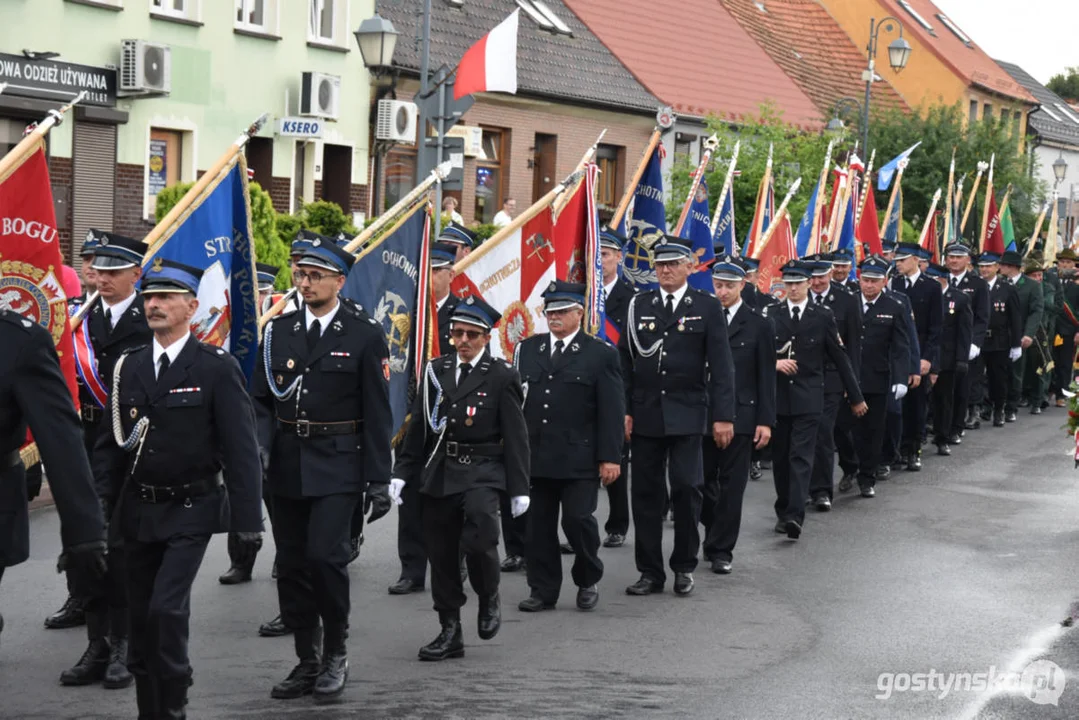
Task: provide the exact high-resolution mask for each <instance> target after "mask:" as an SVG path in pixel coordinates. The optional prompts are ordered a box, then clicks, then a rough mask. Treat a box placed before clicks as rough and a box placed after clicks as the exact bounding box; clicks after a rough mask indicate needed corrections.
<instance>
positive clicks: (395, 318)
mask: <svg viewBox="0 0 1079 720" xmlns="http://www.w3.org/2000/svg"><path fill="white" fill-rule="evenodd" d="M425 207H426V203H417V205H416V207H415V208H413V209H412V210H411V214H410V215H409V216H408V217H407V219H405V220H404V221H403V222H400V223H399V224H398V225H397V226H396V229H395V230H393V231H392V232H391V233H390V234H388V235H387V236H386V237H384V238H382V239H380V240H379V241H378V244H377V245H376V246H375V247H373V248H371V249H370V250H365V251H364V252H362V253H361V254H360V257H359V258H358V259H357V260H356V262H355V264H354V265H353V266H352V270H350V271H349V274H348V279H347V280H346V282H345V288H344V290H343V291H342V292H341V295H342V296H343V297H346V298H349V299H351V300H355V301H356V302H357V303H358V304H359V305H361V306H362V307H363V308H364V309H365V310H367V312H368V313H369V314H370V315H371V317H372V318H374V320H375V321H376V322H378V323H380V324H381V325H382V330H383V331H384V332H385V333H386V344H387V346H388V347H389V360H388V361H387V367H384V368H383V372H386V373H388V374H389V378H388V380H389V381H390V408H391V409H392V411H393V429H394V431H396V430H397V429H398V428H400V427H401V426H402V425H403V424H404V422H405V416H406V415H408V395H409V382H410V379H412V378H414V377H419V374H418V373H417V374H415V375H413V374H412V372H410V369H412V368H413V367H414V363H410V362H409V360H410V357H411V359H413V360H415V358H416V355H421V356H422V355H423V338H424V333H423V329H422V328H423V325H424V322H423V321H424V320H425V319H426V318H425V315H426V313H424V312H422V309H423V308H428V307H430V304H429V303H428V302H427V295H428V293H429V288H428V284H429V283H427V282H426V277H427V274H426V272H425V265H426V264H427V262H428V251H429V249H430V248H429V243H430V236H431V230H430V217H429V216H428V214H427V213H426V212H423V209H424V208H425ZM421 280H424V282H421ZM417 309H420V310H421V312H419V313H418V314H417ZM413 320H415V321H416V322H415V327H413ZM414 330H415V332H413V331H414ZM410 354H411V355H410Z"/></svg>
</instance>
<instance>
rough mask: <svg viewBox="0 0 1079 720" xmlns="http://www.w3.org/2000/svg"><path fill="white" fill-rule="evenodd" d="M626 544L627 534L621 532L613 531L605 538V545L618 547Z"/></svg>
mask: <svg viewBox="0 0 1079 720" xmlns="http://www.w3.org/2000/svg"><path fill="white" fill-rule="evenodd" d="M625 544H626V536H625V535H621V534H619V533H611V534H610V535H608V536H607V537H606V538H604V539H603V547H606V548H616V547H622V546H623V545H625Z"/></svg>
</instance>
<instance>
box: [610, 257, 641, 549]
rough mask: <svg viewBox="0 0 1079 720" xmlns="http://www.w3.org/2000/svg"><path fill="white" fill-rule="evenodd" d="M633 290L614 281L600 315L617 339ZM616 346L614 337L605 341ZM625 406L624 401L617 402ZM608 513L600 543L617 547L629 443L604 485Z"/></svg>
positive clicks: (623, 521) (625, 503) (624, 512)
mask: <svg viewBox="0 0 1079 720" xmlns="http://www.w3.org/2000/svg"><path fill="white" fill-rule="evenodd" d="M634 294H636V290H635V289H634V287H633V283H631V282H629V281H628V280H626V279H624V278H619V279H618V281H617V282H615V284H614V287H613V288H611V291H610V293H608V295H607V299H606V301H605V302H606V305H605V306H604V312H605V313H606V314H607V318H608V319H609V320H610V321H611V322H612V323H613V324H614V326H615V328H616V329H617V330H618V333H619V337H621V333H622V332H623V331H624V330H625V327H626V313H627V312H629V301H630V300H631V299H633V296H634ZM608 339H609V340H610V341H611V342H612V343H613V344H615V345H617V344H618V343H617V341H616V340H615V339H614V338H608ZM621 402H622V403H623V406H624V405H625V398H623V399H622V401H621ZM607 504H608V514H607V522H606V523H605V524H604V526H603V531H604V532H605V533H607V538H606V539H605V540H604V546H605V547H619V546H621V545H622V543H623V542H625V537H626V534H627V533H629V443H624V444H623V446H622V472H621V474H619V476H618V479H617V480H615V481H614V482H613V483H611V484H610V485H608V486H607Z"/></svg>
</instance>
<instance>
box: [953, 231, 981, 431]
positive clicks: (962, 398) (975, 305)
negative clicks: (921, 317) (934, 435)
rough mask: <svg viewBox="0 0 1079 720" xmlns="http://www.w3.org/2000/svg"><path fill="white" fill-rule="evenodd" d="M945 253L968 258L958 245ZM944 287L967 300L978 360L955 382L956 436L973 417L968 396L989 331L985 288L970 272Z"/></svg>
mask: <svg viewBox="0 0 1079 720" xmlns="http://www.w3.org/2000/svg"><path fill="white" fill-rule="evenodd" d="M945 252H946V253H948V254H955V253H959V254H963V255H969V251H968V250H967V248H966V247H964V246H962V245H959V244H958V243H953V244H952V245H949V246H948V248H945ZM948 285H949V286H951V287H954V288H956V289H957V290H959V291H960V292H962V293H963V294H965V295H966V296H967V297H968V298H970V309H971V312H972V313H973V317H974V320H973V325H972V327H971V339H970V343H971V345H973V346H974V347H977V348H978V351H979V355H978V357H976V358H974V359H973V360H971V361H970V366H969V369H968V371H967V373H966V374H965V375H962V376H961V377H958V378H957V379H956V383H955V402H954V404H953V405H952V411H953V414H952V435H957V436H958V435H960V434H962V432H963V429H964V421H965V420H966V419H973V417H974V414H975V408H974V407H973V405H974V403H973V398H972V395H971V393H972V385H973V384H974V376H976V375H978V374H979V373H984V372H985V359H984V358H982V357H981V349H982V347H984V346H985V334H986V332H987V331H988V329H989V285H988V284H987V283H986V282H985V280H982V279H981V278H980V277H978V275H977V273H975V272H974V271H972V270H967V271H965V272H964V273H963V274H962V275H961V276H956V275H952V276H951V277H950V278H948Z"/></svg>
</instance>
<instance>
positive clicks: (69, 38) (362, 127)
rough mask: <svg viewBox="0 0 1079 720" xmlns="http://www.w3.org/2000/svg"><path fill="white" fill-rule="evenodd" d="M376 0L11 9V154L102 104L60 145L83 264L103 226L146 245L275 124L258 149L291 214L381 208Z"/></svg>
mask: <svg viewBox="0 0 1079 720" xmlns="http://www.w3.org/2000/svg"><path fill="white" fill-rule="evenodd" d="M373 5H374V2H373V0H230V1H228V2H222V1H220V0H32V1H31V0H10V1H7V2H3V3H0V83H5V82H6V83H8V89H7V91H5V92H4V93H3V94H2V95H0V152H3V151H5V150H6V149H7V148H8V147H10V146H11V145H13V144H14V142H17V140H18V138H19V137H20V136H21V134H22V132H23V129H24V127H25V125H26V124H27V123H28V122H32V121H35V120H39V119H40V118H42V117H44V115H45V113H46V112H47V111H48V110H49V109H52V108H56V107H59V106H60V105H61V104H63V103H65V102H67V101H69V100H70V99H71V98H72V97H73V95H74V94H75V93H77V92H78V91H79V90H87V91H88V97H87V99H86V100H85V101H84V102H83V103H81V104H80V105H79V106H78V107H77V108H76V109H75V111H74V112H72V113H70V114H69V116H68V118H67V120H66V121H65V122H64V123H63V125H61V126H60V127H59V128H56V129H54V130H53V131H52V132H51V133H50V136H49V143H48V152H49V165H50V171H51V176H52V183H53V194H54V201H55V203H56V207H57V224H58V225H59V226H60V227H59V229H60V234H61V239H62V243H63V247H64V251H65V254H66V255H67V256H68V257H69V258H71V257H72V256H74V259H75V261H76V262H77V256H78V250H79V247H80V246H81V242H82V238H83V237H84V236H85V235H86V231H87V229H88V228H90V227H98V228H102V229H106V228H111V229H114V230H115V231H116V232H119V233H122V234H126V235H130V236H133V237H142V236H143V235H145V234H146V232H147V231H148V230H149V229H150V228H151V227H153V224H154V222H153V217H154V206H155V201H156V196H157V194H158V193H159V192H160V191H161V190H162V189H164V188H165V187H168V186H169V185H172V184H175V183H177V182H186V181H193V180H195V179H196V178H197V177H198V176H199V174H200V173H201V172H203V171H205V170H206V169H207V168H209V167H210V166H212V165H213V163H214V161H215V160H216V159H217V158H218V157H220V155H221V154H222V152H224V151H225V150H226V148H227V147H228V146H229V144H230V143H232V142H233V141H234V140H235V139H236V138H237V137H238V136H239V134H240V132H241V131H242V130H243V129H244V128H246V127H247V126H248V125H250V124H251V123H252V122H253V121H254V120H255V119H256V118H257V117H258V116H259V115H260V114H262V113H268V114H269V117H270V119H269V121H268V122H267V123H266V125H265V126H264V127H263V129H262V131H261V132H260V133H259V135H258V136H257V137H255V138H253V139H252V140H251V141H250V142H249V144H248V147H247V159H248V165H249V168H250V169H251V170H252V173H253V177H254V179H255V180H256V181H257V182H259V183H260V184H261V185H262V186H263V188H264V189H266V190H267V191H268V192H269V193H270V195H271V197H272V198H273V202H274V206H275V208H276V209H277V210H278V211H282V212H289V211H293V210H295V209H296V208H298V206H299V204H300V203H301V202H310V201H312V200H316V199H326V200H332V201H334V202H336V203H338V204H339V205H341V206H342V207H343V208H344V209H345V210H346V212H352V213H358V214H360V215H362V214H364V213H366V211H367V207H366V206H367V187H366V186H367V178H368V170H369V168H368V160H369V145H368V132H367V128H368V113H369V109H370V80H369V78H368V75H367V71H366V70H365V69H364V65H363V61H362V59H361V57H360V53H359V51H358V50H357V49H356V46H355V40H354V38H353V37H352V32H353V30H354V29H355V28H356V27H357V26H358V25H359V23H360V22H361V21H362V20H363V19H364V18H366V17H369V16H370V15H371V14H372V13H373Z"/></svg>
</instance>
